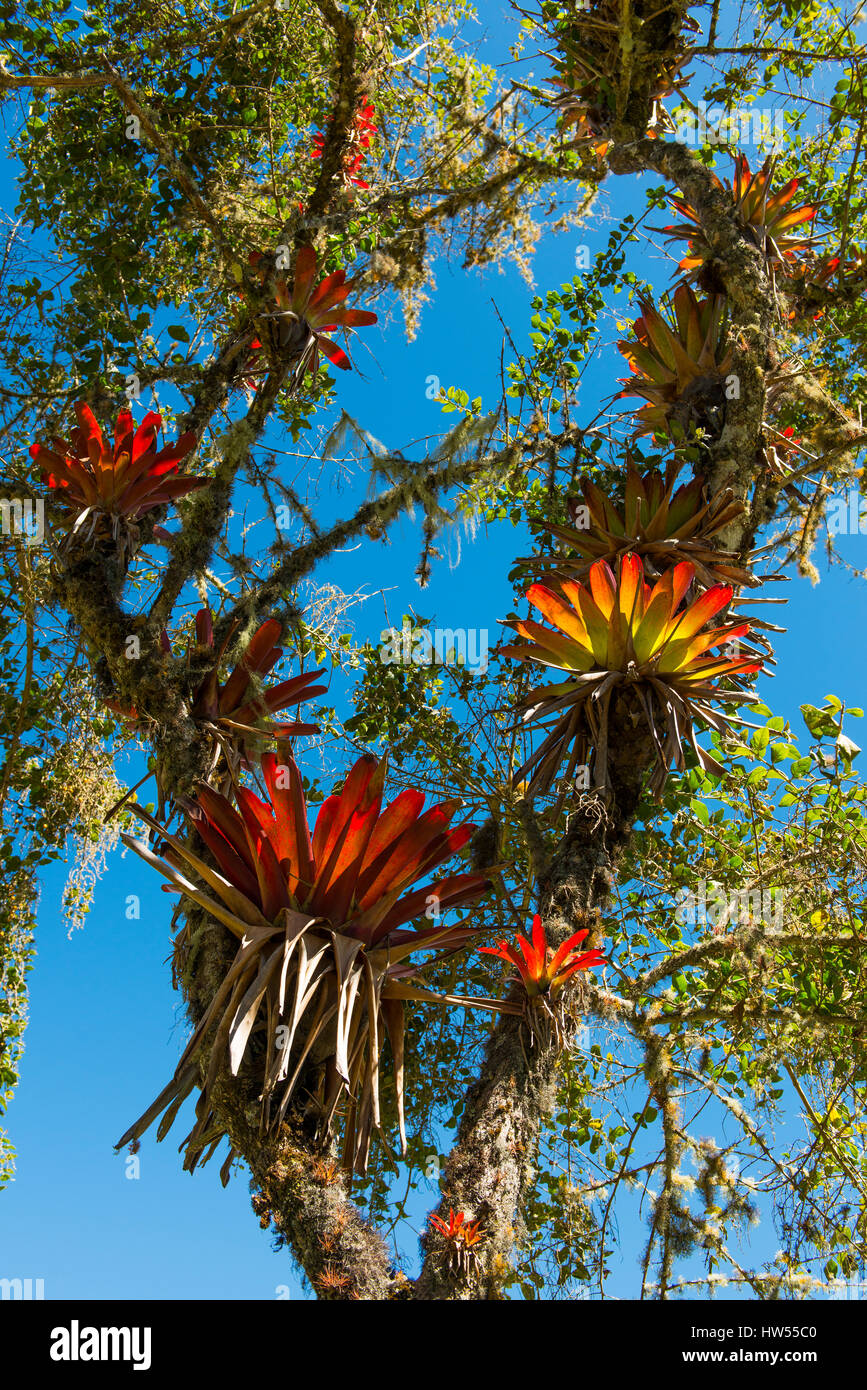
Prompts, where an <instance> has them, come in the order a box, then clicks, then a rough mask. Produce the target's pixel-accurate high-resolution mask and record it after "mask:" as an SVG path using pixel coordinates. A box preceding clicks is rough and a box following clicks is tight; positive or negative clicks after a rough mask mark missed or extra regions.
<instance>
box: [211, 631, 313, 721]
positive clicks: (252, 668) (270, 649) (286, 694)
mask: <svg viewBox="0 0 867 1390" xmlns="http://www.w3.org/2000/svg"><path fill="white" fill-rule="evenodd" d="M282 632H283V627H282V624H281V623H279V622H278V621H277V619H276V618H269V619H268V620H267V621H266V622H264V623H263V624H262V626H261V627H260V628H259V629H258V630H257V631H256V632H255V633H254V634H253V636H252V637H251V638H250V641H249V642H248V643H247V646H246V648H245V650H244V654H243V656H242V657H241V660H240V662H239V663H238V665H237V666H236V667H235V668H234V670H233V671H232V673H231V675H230V676H229V678H228V680H227V681H225V682H224V683H222V684H221V682H220V678H219V666H220V661H221V659H222V656H223V652H224V651H225V650H226V646H227V644H228V642H229V638H230V637H231V631H230V632H228V633H227V634H226V639H225V641H224V642H223V645H222V647H221V649H220V651H219V652H218V653H217V654H216V659H215V662H214V665H213V667H212V668H211V670H210V671H209V672H208V673H207V675H206V676H205V677H204V679H203V680H202V681H201V683H200V684H199V686H198V688H197V689H196V692H195V700H194V704H193V711H192V712H193V715H194V717H195V718H198V719H209V720H211V721H212V722H213V723H215V724H216V723H219V724H226V725H228V726H229V727H230V728H239V727H240V728H241V730H242V731H247V732H252V729H251V726H252V725H255V724H257V723H258V722H259V721H260V720H267V719H269V718H270V717H271V715H274V714H277V713H279V711H280V710H282V709H287V708H288V707H289V706H290V705H297V704H300V702H301V701H302V700H312V699H313V697H314V696H315V695H324V694H325V691H326V687H325V686H324V685H312V682H313V681H315V680H316V679H317V678H318V677H319V676H321V675H324V673H325V668H324V666H323V667H321V668H320V669H319V670H318V671H304V672H302V673H301V674H300V675H297V676H292V677H291V678H290V679H289V680H286V681H281V682H280V683H279V685H272V686H265V687H263V688H262V689H261V690H257V689H256V682H257V680H258V681H261V680H262V678H263V677H264V676H267V675H268V672H269V671H271V670H272V669H273V667H275V666H276V665H277V663H278V661H279V660H280V658H281V657H282V655H283V648H282V647H279V646H278V645H277V644H278V642H279V641H280V638H281V635H282ZM196 645H197V647H198V648H200V649H202V648H204V649H205V650H210V651H213V650H214V623H213V618H212V617H211V613H210V610H209V609H207V608H202V609H200V610H199V612H198V613H197V614H196ZM269 732H270V733H271V734H276V735H279V736H280V737H289V736H290V735H293V736H297V735H298V734H312V733H317V732H318V729H317V726H316V725H315V724H298V723H295V724H283V725H279V726H271V727H270V728H269Z"/></svg>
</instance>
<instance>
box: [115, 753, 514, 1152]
mask: <svg viewBox="0 0 867 1390" xmlns="http://www.w3.org/2000/svg"><path fill="white" fill-rule="evenodd" d="M261 767H262V776H263V779H264V782H265V786H266V789H267V799H266V800H263V799H262V798H261V797H260V796H257V795H256V793H255V792H253V791H251V790H250V789H249V788H248V787H244V786H236V788H235V802H236V805H233V804H232V802H231V801H230V800H229V799H228V798H227V797H224V796H222V795H220V793H218V792H216V791H215V790H214V789H213V788H212V787H209V786H206V785H204V784H202V785H200V786H199V788H198V791H197V793H196V798H195V801H191V802H187V803H184V809H185V810H186V812H187V814H188V816H189V818H190V822H191V826H192V827H193V828H194V829H195V831H196V833H197V834H198V836H199V837H200V839H201V840H202V842H203V844H204V845H205V846H206V847H207V849H208V850H210V852H211V855H212V856H213V861H214V862H213V863H208V862H206V861H205V860H204V859H203V858H202V857H201V854H200V853H198V852H196V851H194V850H193V849H192V848H191V847H190V845H189V844H188V843H186V842H185V841H183V840H181V839H179V838H178V837H176V836H173V835H170V834H168V833H167V832H166V831H165V830H164V829H163V827H161V826H160V825H158V824H157V822H156V821H155V820H154V819H153V817H152V816H150V815H149V814H148V812H146V811H144V810H142V809H141V808H140V807H135V808H134V809H135V811H136V814H137V815H138V816H139V817H140V818H141V819H142V820H143V821H144V822H145V823H146V824H147V825H148V826H150V827H151V828H152V829H153V830H155V831H156V832H157V833H158V834H160V835H161V836H162V837H163V840H164V847H163V852H164V859H160V858H158V857H157V856H156V855H155V854H154V853H153V852H152V850H151V849H150V848H149V847H148V846H147V845H144V844H142V843H140V842H138V841H136V840H133V839H131V838H130V837H128V836H125V837H124V839H125V841H126V843H127V844H128V845H129V846H130V847H131V848H132V849H134V850H135V851H136V852H137V853H138V854H140V855H141V856H142V858H144V859H145V860H147V861H148V862H149V863H150V864H152V865H153V866H154V867H156V868H157V869H159V871H160V872H161V873H162V874H164V876H165V877H166V878H168V880H169V881H170V883H171V884H172V886H173V887H174V888H175V889H176V890H178V891H180V893H181V894H182V895H183V896H185V897H186V898H189V899H190V900H192V902H194V903H196V904H198V905H199V906H200V907H201V908H204V910H205V911H206V912H207V913H208V914H209V915H210V916H211V917H214V918H216V919H217V920H218V921H219V922H222V923H223V925H224V926H225V927H227V928H228V929H229V931H230V932H231V933H232V934H233V935H234V936H235V937H236V938H237V939H238V942H239V945H238V952H237V955H236V957H235V960H234V962H233V964H232V966H231V967H230V969H229V971H228V972H227V974H226V977H225V979H224V981H223V983H222V985H221V987H220V989H219V990H218V992H217V994H216V996H215V997H214V1000H213V1002H212V1003H211V1006H210V1008H209V1009H208V1010H207V1012H206V1014H205V1016H204V1017H203V1018H202V1020H201V1022H200V1023H199V1026H198V1028H197V1029H196V1031H195V1033H194V1034H193V1037H192V1038H191V1039H190V1042H189V1043H188V1044H187V1047H186V1049H185V1050H184V1053H183V1056H182V1057H181V1060H180V1062H179V1063H178V1067H177V1070H176V1072H175V1075H174V1077H173V1078H172V1080H171V1082H170V1083H169V1085H168V1086H167V1087H166V1089H165V1090H164V1091H163V1092H162V1094H161V1095H160V1096H159V1097H158V1099H157V1100H156V1101H155V1102H154V1104H153V1105H152V1106H151V1107H150V1109H149V1110H148V1111H147V1112H146V1113H145V1115H143V1116H142V1117H141V1119H140V1120H139V1121H138V1122H137V1123H136V1124H135V1125H134V1126H133V1127H132V1128H131V1129H130V1130H129V1131H128V1134H127V1135H125V1136H124V1138H123V1139H122V1140H121V1141H120V1145H119V1147H120V1146H123V1145H125V1144H127V1143H128V1142H129V1141H130V1139H133V1138H137V1137H138V1136H139V1135H140V1134H142V1133H143V1132H144V1130H145V1129H146V1128H147V1127H148V1125H149V1124H150V1123H151V1122H152V1120H153V1119H155V1118H156V1116H157V1115H158V1114H160V1112H161V1111H162V1110H164V1109H166V1108H167V1107H168V1111H169V1114H170V1115H171V1116H172V1118H173V1117H174V1114H175V1113H176V1110H177V1108H178V1106H179V1105H180V1103H181V1101H182V1099H183V1098H184V1096H186V1095H187V1094H188V1093H189V1092H190V1091H191V1090H192V1089H193V1087H194V1086H195V1085H197V1084H200V1072H199V1062H198V1057H197V1054H198V1052H199V1049H200V1047H201V1046H202V1044H203V1043H204V1042H205V1040H206V1039H207V1037H208V1035H209V1033H210V1032H211V1030H212V1029H213V1028H215V1027H216V1029H217V1033H216V1041H215V1043H214V1045H213V1050H212V1053H211V1069H210V1072H209V1076H208V1080H207V1081H206V1083H205V1086H204V1088H203V1090H202V1095H201V1096H200V1098H199V1103H198V1106H197V1111H196V1113H197V1116H198V1120H197V1124H196V1126H195V1128H194V1130H193V1132H192V1134H191V1135H190V1137H189V1139H188V1140H187V1141H186V1143H187V1160H186V1163H187V1166H188V1167H191V1168H193V1167H195V1165H196V1163H197V1162H198V1160H199V1157H200V1154H201V1150H202V1148H203V1147H204V1144H205V1142H206V1136H207V1134H208V1130H209V1127H210V1126H211V1123H212V1121H211V1105H210V1089H209V1088H210V1086H211V1085H212V1084H213V1081H214V1079H215V1077H216V1075H217V1074H218V1071H219V1065H220V1062H221V1060H222V1059H223V1058H225V1061H226V1062H227V1063H228V1065H229V1067H230V1069H231V1071H232V1073H233V1074H237V1072H238V1070H239V1068H240V1066H241V1063H242V1061H243V1059H244V1057H245V1056H246V1054H247V1052H248V1046H249V1044H250V1041H251V1039H252V1038H253V1037H254V1035H257V1037H258V1040H259V1042H260V1044H261V1045H260V1046H259V1047H258V1050H257V1052H256V1056H257V1058H258V1062H257V1065H259V1066H260V1067H262V1068H263V1073H264V1074H263V1079H262V1099H263V1102H264V1119H265V1122H266V1123H270V1124H274V1125H278V1124H279V1123H280V1122H281V1121H282V1119H283V1117H284V1116H285V1114H286V1110H287V1107H288V1105H289V1102H290V1100H291V1099H292V1096H293V1094H294V1092H295V1088H296V1084H297V1083H298V1081H299V1078H300V1077H301V1075H302V1073H303V1071H304V1067H305V1064H306V1063H308V1062H311V1063H319V1064H321V1066H320V1071H321V1073H322V1076H321V1093H320V1095H319V1104H320V1113H321V1117H322V1124H323V1126H324V1129H325V1130H326V1131H327V1129H328V1128H329V1127H330V1125H331V1122H332V1119H333V1117H334V1114H335V1112H336V1110H337V1107H338V1104H339V1102H340V1101H341V1098H345V1101H346V1114H347V1124H346V1139H345V1151H346V1159H347V1163H348V1164H349V1165H350V1166H355V1168H356V1169H357V1170H359V1171H364V1168H365V1166H366V1162H367V1153H368V1148H369V1142H370V1135H371V1130H372V1129H373V1128H374V1127H376V1128H378V1127H379V1126H380V1097H379V1072H380V1059H381V1051H382V1046H383V1039H384V1036H385V1034H386V1033H387V1034H388V1036H389V1038H390V1041H391V1050H392V1056H393V1059H394V1078H395V1086H396V1089H397V1102H398V1123H399V1127H400V1133H401V1141H402V1143H403V1145H404V1146H405V1143H406V1139H405V1133H404V1069H403V1047H404V1043H403V1039H404V1015H403V1001H404V1000H412V1001H427V1000H430V1001H432V1002H437V1003H450V1004H459V1005H462V1006H464V1007H468V1008H483V1009H489V1010H492V1011H494V1012H514V1006H510V1005H509V1004H507V1003H499V1002H497V1001H495V1000H487V999H481V998H476V997H472V998H465V997H463V996H460V995H451V994H449V995H440V994H435V993H433V992H432V991H430V990H425V989H419V988H418V987H417V986H416V985H415V984H412V983H410V981H411V980H412V978H413V977H414V976H416V975H418V974H419V972H420V971H421V970H422V969H423V968H424V964H410V963H409V962H408V958H409V957H410V956H412V955H415V954H416V953H417V952H419V951H424V952H432V953H433V955H432V956H431V957H430V958H429V961H428V963H430V961H431V960H435V959H437V958H438V957H439V956H442V955H444V954H452V953H453V952H455V951H457V950H459V949H461V948H462V947H465V946H466V945H467V944H468V942H469V941H470V940H471V939H472V937H473V936H474V935H475V931H476V928H474V927H472V926H467V925H460V926H451V927H444V926H441V925H434V926H429V925H426V926H422V927H420V928H409V927H407V925H406V924H407V923H410V922H413V921H415V920H417V919H419V918H422V919H424V917H425V915H426V912H427V908H428V906H429V904H430V903H431V902H432V901H435V902H436V903H437V910H438V913H442V912H446V911H448V910H449V909H450V908H454V907H462V906H464V905H466V904H468V903H472V902H474V901H475V900H476V898H478V897H479V896H480V895H481V894H482V893H484V892H485V891H486V889H487V888H488V887H489V886H490V880H489V879H488V877H487V875H485V874H483V873H459V874H454V875H451V876H448V877H445V878H440V879H435V880H434V881H433V882H431V883H428V884H426V885H425V886H424V887H422V888H413V885H414V884H416V883H417V881H418V880H419V878H421V877H423V876H425V875H427V874H429V873H431V872H432V871H434V870H435V869H437V868H438V867H439V866H440V865H441V864H442V863H444V862H445V861H446V860H447V859H450V858H451V857H452V856H453V855H454V854H456V853H458V852H459V851H460V850H461V849H463V847H464V846H465V845H466V843H467V841H468V840H469V838H470V836H471V835H472V833H473V831H474V829H475V826H473V825H472V824H468V823H463V824H460V825H457V826H451V821H452V820H453V818H454V816H455V813H456V811H457V809H458V803H457V802H456V801H445V802H442V803H441V804H440V805H438V806H432V807H431V808H430V809H429V810H427V811H423V806H424V795H423V793H422V792H420V791H417V790H416V789H415V788H412V787H410V788H407V789H406V790H405V791H403V792H401V793H400V795H399V796H398V797H397V798H396V799H395V800H394V801H392V802H391V804H390V805H389V806H387V807H386V808H385V809H383V807H382V798H383V786H384V781H385V771H386V763H385V760H384V759H383V760H382V761H379V760H377V759H376V758H373V757H362V758H360V759H359V760H358V762H356V764H355V765H354V767H352V768H351V769H350V771H349V772H348V774H347V776H346V779H345V782H344V784H343V787H342V789H341V790H340V791H339V792H336V793H335V794H334V795H332V796H330V797H328V799H327V800H326V801H325V802H324V803H323V805H322V807H321V809H320V811H319V814H318V816H317V819H316V824H315V827H314V830H313V834H312V836H311V834H310V831H309V829H308V823H307V803H306V800H305V796H304V790H303V786H302V781H301V773H300V771H299V770H298V767H297V766H296V764H295V762H294V761H293V759H292V758H291V757H290V756H289V754H288V752H287V751H286V750H285V749H282V750H281V758H280V760H279V761H278V758H277V757H276V756H275V754H273V753H266V754H265V755H264V756H263V757H262V761H261ZM214 864H216V867H214ZM190 869H192V870H193V871H194V873H195V875H196V877H197V879H198V880H200V881H201V884H202V885H203V886H201V887H200V886H198V885H197V884H196V883H194V882H193V881H191V880H190V879H189V878H188V877H187V876H186V875H187V873H188V872H189V870H190ZM274 1101H277V1103H276V1104H273V1102H274ZM167 1118H168V1117H167ZM163 1127H164V1128H167V1127H168V1125H167V1124H166V1121H163ZM160 1137H162V1136H160Z"/></svg>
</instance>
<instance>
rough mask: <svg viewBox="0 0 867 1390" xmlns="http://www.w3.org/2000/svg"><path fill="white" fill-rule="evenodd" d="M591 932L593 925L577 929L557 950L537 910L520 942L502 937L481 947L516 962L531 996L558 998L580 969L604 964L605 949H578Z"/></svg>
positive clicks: (528, 994)
mask: <svg viewBox="0 0 867 1390" xmlns="http://www.w3.org/2000/svg"><path fill="white" fill-rule="evenodd" d="M589 935H590V931H589V928H588V929H587V930H585V931H577V932H575V933H574V934H573V935H572V936H570V937H569V939H568V940H567V941H564V942H563V944H562V946H558V947H557V949H556V951H555V950H554V949H553V947H550V946H549V945H548V942H547V939H546V937H545V928H544V927H543V926H542V918H541V917H540V916H539V914H538V912H537V913H536V916H535V917H534V918H533V928H532V937H531V938H530V939H528V938H527V937H526V936H521V935H519V936H518V946H512V945H510V944H509V942H508V941H501V942H500V944H499V945H498V946H481V947H479V949H480V950H481V951H483V952H484V953H485V954H486V955H489V956H499V957H500V959H501V960H504V961H507V962H508V963H509V964H510V965H514V966H515V968H516V970H517V971H518V978H519V979H520V981H521V983H522V985H523V986H524V989H525V990H526V992H527V997H528V998H530V999H535V998H537V997H538V996H539V995H543V994H549V995H551V996H552V997H553V998H556V996H557V995H558V994H559V993H560V990H561V989H562V988H563V986H564V985H565V983H566V981H567V980H568V979H570V978H571V977H572V976H573V975H575V974H576V973H577V972H578V971H579V970H593V969H595V967H596V966H597V965H602V964H604V961H605V956H604V955H603V953H602V952H601V951H598V950H593V951H584V952H579V951H577V950H575V949H574V948H575V947H577V946H580V945H581V942H582V941H584V940H585V939H586V937H588V936H589ZM518 947H520V952H519V950H518Z"/></svg>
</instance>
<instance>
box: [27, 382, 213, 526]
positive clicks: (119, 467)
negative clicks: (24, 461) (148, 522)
mask: <svg viewBox="0 0 867 1390" xmlns="http://www.w3.org/2000/svg"><path fill="white" fill-rule="evenodd" d="M75 413H76V415H77V417H78V429H76V430H73V433H72V438H71V439H70V440H66V439H52V441H51V444H52V446H53V447H52V448H47V447H46V445H44V444H34V445H33V446H32V448H31V450H30V454H31V457H32V458H34V459H35V460H36V462H37V463H38V464H39V465H40V467H41V468H42V476H43V479H44V481H45V482H46V483H47V484H48V486H49V487H50V488H53V489H55V490H56V492H57V497H58V500H59V501H60V502H61V504H62V505H63V506H64V507H65V508H66V510H67V511H68V512H69V513H70V514H71V515H73V516H74V517H75V521H74V523H73V525H72V530H71V534H72V535H78V534H82V535H83V534H85V527H86V523H87V522H88V520H89V521H90V525H89V526H87V527H86V535H87V538H88V539H89V538H90V537H91V536H93V535H94V533H97V534H99V533H101V532H104V531H105V530H106V529H109V530H110V532H111V535H112V537H113V539H114V540H120V541H121V542H122V543H123V544H124V546H126V544H127V543H128V542H129V540H130V539H133V540H134V538H135V529H136V523H137V522H139V521H141V519H142V517H144V516H146V515H147V514H148V513H149V512H152V511H156V509H157V508H158V507H163V506H165V505H166V504H167V503H169V502H174V501H176V499H177V498H179V497H183V496H185V495H186V493H188V492H192V491H193V490H194V489H195V488H200V487H204V486H205V484H206V483H208V482H209V481H210V479H208V478H192V477H185V476H183V475H181V474H179V473H178V464H179V463H180V461H181V459H184V458H186V456H187V454H190V453H192V451H193V450H194V449H195V447H196V436H195V434H192V433H189V434H183V435H181V437H180V439H178V440H177V441H176V442H175V443H174V444H166V445H164V446H163V448H162V449H160V450H157V447H156V443H157V431H158V430H160V429H162V417H161V416H159V415H157V414H155V413H154V412H152V411H151V412H149V413H148V414H147V415H145V417H144V419H143V420H142V422H141V424H140V425H138V426H136V423H135V421H134V420H133V417H132V414H131V413H130V411H128V410H122V411H121V412H120V414H119V415H118V417H117V423H116V425H115V433H114V444H113V445H109V444H107V443H106V440H105V438H104V436H103V433H102V430H101V429H100V427H99V425H98V424H97V421H96V418H95V416H94V414H93V411H92V410H91V409H90V406H89V405H85V404H84V402H82V401H79V402H78V403H77V404H76V406H75Z"/></svg>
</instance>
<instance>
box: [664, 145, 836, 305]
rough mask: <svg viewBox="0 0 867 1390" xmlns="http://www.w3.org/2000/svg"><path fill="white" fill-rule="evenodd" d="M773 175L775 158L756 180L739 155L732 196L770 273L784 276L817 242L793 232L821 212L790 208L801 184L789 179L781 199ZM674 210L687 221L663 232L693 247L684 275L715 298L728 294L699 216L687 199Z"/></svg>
mask: <svg viewBox="0 0 867 1390" xmlns="http://www.w3.org/2000/svg"><path fill="white" fill-rule="evenodd" d="M773 170H774V158H773V156H771V155H769V156H768V158H767V159H766V160H765V162H764V164H763V165H762V167H761V169H757V170H756V172H755V173H754V174H753V173H751V172H750V166H749V161H748V160H747V157H746V155H743V154H739V155H738V156H737V158H736V159H735V172H734V178H733V180H732V187H731V189H730V190H729V191H730V193H731V197H732V201H733V203H734V208H735V211H736V212H737V215H738V217H739V218H740V220H741V222H742V224H743V226H744V230H745V231H746V232H747V233H748V235H749V236H750V238H751V239H752V241H753V242H754V243H755V245H756V246H758V247H759V249H760V250H761V251H762V253H763V255H764V257H765V259H766V261H767V265H768V270H769V271H770V273H771V274H772V275H773V274H774V273H775V272H776V271H778V270H781V271H783V272H784V273H785V274H788V273H789V272H790V271H791V270H792V269H793V268H794V267H795V265H796V263H797V258H798V253H799V252H802V251H806V250H808V249H809V248H810V247H811V246H812V245H813V244H814V242H815V240H816V239H815V237H805V236H802V235H801V234H800V233H797V232H794V228H796V227H801V226H803V224H804V223H805V222H812V220H813V218H814V217H815V216H816V210H817V209H816V206H815V205H814V204H810V203H803V204H802V205H801V206H800V207H796V208H793V207H790V206H789V204H790V203H791V201H792V199H793V198H794V196H795V194H796V192H797V190H798V186H799V181H798V179H790V180H789V182H788V183H787V184H785V185H784V186H783V187H782V188H780V189H778V190H777V192H776V193H772V192H771V176H772V174H773ZM713 181H714V184H715V186H716V187H717V188H719V189H725V188H727V185H725V184H723V183H722V181H721V180H720V179H718V178H717V177H716V175H715V174H714V175H713ZM669 205H670V206H671V207H672V208H673V209H674V211H675V212H677V213H679V214H680V216H681V217H683V218H685V219H686V220H685V221H683V222H678V223H676V224H675V225H674V226H671V227H664V228H663V231H664V232H666V233H667V238H666V239H667V240H668V241H675V240H678V239H679V238H681V237H686V238H687V240H688V242H689V249H688V251H687V254H686V255H685V256H684V258H683V260H682V261H681V262H680V270H682V271H684V272H685V273H686V277H687V279H689V280H696V281H698V283H699V284H700V285H701V286H702V288H703V289H705V290H708V291H710V292H711V293H721V292H723V290H724V288H725V287H724V285H723V284H722V283H721V282H720V280H719V278H718V276H717V273H716V271H715V270H714V268H713V265H712V260H713V253H712V251H711V248H710V245H709V243H708V240H707V236H706V234H705V230H704V227H703V226H702V221H701V218H700V216H699V214H698V213H697V212H696V210H695V209H694V208H693V207H691V206H690V204H689V203H687V202H686V201H685V199H683V198H672V199H670V200H669Z"/></svg>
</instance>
